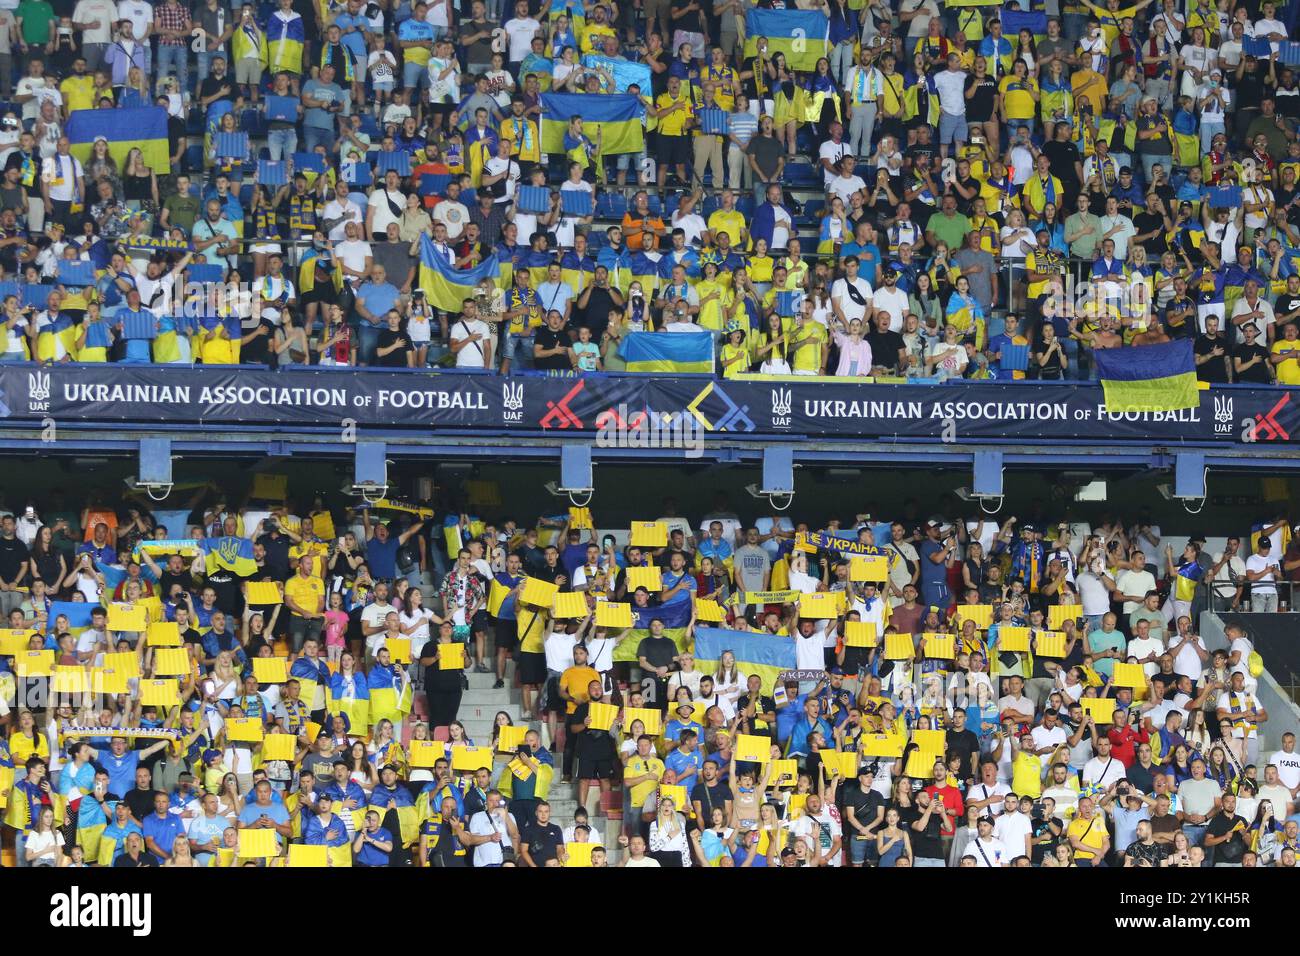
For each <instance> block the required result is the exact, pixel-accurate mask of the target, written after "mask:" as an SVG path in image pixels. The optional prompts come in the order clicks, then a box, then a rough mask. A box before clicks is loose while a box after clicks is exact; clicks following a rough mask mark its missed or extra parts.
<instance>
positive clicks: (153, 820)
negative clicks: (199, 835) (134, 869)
mask: <svg viewBox="0 0 1300 956" xmlns="http://www.w3.org/2000/svg"><path fill="white" fill-rule="evenodd" d="M141 829H142V830H143V831H144V845H145V849H147V850H148V851H149V852H150V853H152V854H153V855H154V859H156V860H157V861H158V862H159V863H166V862H167V861H168V860H170V859H171V857H172V851H173V849H174V847H175V844H176V838H177V837H184V836H185V827H184V826H182V825H181V818H180V817H179V816H178V815H176V814H174V813H172V812H171V799H170V798H169V797H168V796H167V794H165V793H155V794H154V798H153V813H151V814H149V815H148V816H147V817H145V818H144V821H143V826H142V827H141Z"/></svg>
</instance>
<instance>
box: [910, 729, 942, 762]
mask: <svg viewBox="0 0 1300 956" xmlns="http://www.w3.org/2000/svg"><path fill="white" fill-rule="evenodd" d="M912 743H914V744H916V746H917V749H919V750H920V751H921V752H923V753H928V754H934V755H936V756H942V755H943V754H944V752H945V750H946V748H947V746H948V733H947V731H943V730H914V731H912Z"/></svg>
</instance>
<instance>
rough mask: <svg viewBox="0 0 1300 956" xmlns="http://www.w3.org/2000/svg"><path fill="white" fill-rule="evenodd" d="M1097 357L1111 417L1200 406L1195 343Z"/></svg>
mask: <svg viewBox="0 0 1300 956" xmlns="http://www.w3.org/2000/svg"><path fill="white" fill-rule="evenodd" d="M1094 357H1095V358H1096V361H1097V374H1098V378H1100V379H1101V387H1102V389H1103V390H1104V392H1105V395H1106V411H1107V412H1109V413H1111V414H1114V413H1116V412H1172V411H1177V410H1178V409H1180V408H1196V407H1197V406H1198V405H1200V402H1201V396H1200V386H1199V385H1198V384H1197V381H1196V362H1195V360H1194V359H1193V357H1192V340H1191V339H1179V340H1177V341H1175V342H1165V343H1163V344H1160V345H1136V346H1131V347H1129V348H1121V349H1100V350H1098V351H1097V352H1096V353H1095V355H1094Z"/></svg>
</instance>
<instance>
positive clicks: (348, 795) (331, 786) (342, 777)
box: [321, 760, 369, 811]
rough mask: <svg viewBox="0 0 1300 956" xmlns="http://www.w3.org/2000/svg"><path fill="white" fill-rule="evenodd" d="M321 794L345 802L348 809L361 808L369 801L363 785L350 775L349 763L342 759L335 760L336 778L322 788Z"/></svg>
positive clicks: (344, 807) (345, 808)
mask: <svg viewBox="0 0 1300 956" xmlns="http://www.w3.org/2000/svg"><path fill="white" fill-rule="evenodd" d="M321 794H322V795H323V796H326V797H329V798H330V799H331V800H335V801H337V802H339V803H342V804H343V809H344V810H346V811H352V810H360V809H361V808H362V807H364V806H365V805H366V804H367V803H368V802H369V801H367V800H366V792H365V791H364V790H362V789H361V785H360V784H359V783H357V782H356V781H354V780H352V779H351V778H350V777H349V775H348V765H347V764H346V763H344V762H343V761H342V760H336V761H334V779H333V780H331V781H330V782H329V783H327V784H326V785H325V786H324V787H323V788H321Z"/></svg>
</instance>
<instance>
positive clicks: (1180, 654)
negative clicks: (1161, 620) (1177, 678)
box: [1168, 615, 1210, 683]
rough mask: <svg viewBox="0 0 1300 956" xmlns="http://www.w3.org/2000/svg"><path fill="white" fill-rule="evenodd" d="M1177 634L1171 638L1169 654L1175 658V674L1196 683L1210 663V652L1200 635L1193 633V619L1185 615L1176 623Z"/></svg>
mask: <svg viewBox="0 0 1300 956" xmlns="http://www.w3.org/2000/svg"><path fill="white" fill-rule="evenodd" d="M1174 628H1175V633H1174V634H1173V635H1172V636H1171V637H1170V638H1169V648H1168V649H1169V653H1170V654H1171V655H1173V658H1174V673H1175V674H1180V675H1183V676H1186V677H1190V678H1191V679H1192V681H1193V683H1195V681H1196V680H1197V679H1198V678H1199V677H1200V676H1201V672H1202V671H1204V670H1205V667H1206V665H1207V664H1209V662H1210V651H1209V649H1208V648H1207V647H1206V646H1205V641H1203V640H1201V638H1200V635H1198V634H1194V633H1193V632H1192V619H1191V618H1190V617H1188V616H1187V615H1183V616H1182V617H1180V618H1179V619H1178V620H1177V621H1175V622H1174Z"/></svg>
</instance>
